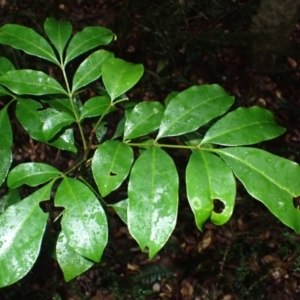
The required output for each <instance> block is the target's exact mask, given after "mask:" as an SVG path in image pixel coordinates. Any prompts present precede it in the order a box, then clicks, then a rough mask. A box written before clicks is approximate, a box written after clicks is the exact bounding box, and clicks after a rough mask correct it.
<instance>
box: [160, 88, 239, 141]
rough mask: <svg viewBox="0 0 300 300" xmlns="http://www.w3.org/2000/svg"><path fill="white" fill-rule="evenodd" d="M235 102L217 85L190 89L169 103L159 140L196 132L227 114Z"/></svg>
mask: <svg viewBox="0 0 300 300" xmlns="http://www.w3.org/2000/svg"><path fill="white" fill-rule="evenodd" d="M233 101H234V98H233V97H232V96H229V95H228V94H227V93H226V92H225V91H224V89H223V88H221V87H220V86H219V85H217V84H211V85H201V86H193V87H190V88H188V89H186V90H184V91H183V92H181V93H179V94H177V95H176V96H175V97H173V98H172V99H171V101H170V102H169V104H168V106H167V107H166V110H165V113H164V117H163V119H162V121H161V125H160V128H159V132H158V136H157V139H159V138H161V137H166V136H174V135H180V134H183V133H187V132H191V131H195V130H196V129H198V128H199V127H200V126H202V125H204V124H205V123H207V122H209V121H210V120H212V119H213V118H216V117H218V116H220V115H222V114H223V113H225V112H226V111H227V110H228V109H229V107H230V106H231V105H232V103H233Z"/></svg>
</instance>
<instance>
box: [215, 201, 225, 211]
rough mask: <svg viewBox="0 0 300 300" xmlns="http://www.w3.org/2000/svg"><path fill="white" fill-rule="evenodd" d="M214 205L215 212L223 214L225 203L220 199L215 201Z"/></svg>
mask: <svg viewBox="0 0 300 300" xmlns="http://www.w3.org/2000/svg"><path fill="white" fill-rule="evenodd" d="M213 203H214V212H215V213H216V214H221V213H222V212H223V210H224V208H225V205H224V203H223V202H222V201H221V200H219V199H214V200H213Z"/></svg>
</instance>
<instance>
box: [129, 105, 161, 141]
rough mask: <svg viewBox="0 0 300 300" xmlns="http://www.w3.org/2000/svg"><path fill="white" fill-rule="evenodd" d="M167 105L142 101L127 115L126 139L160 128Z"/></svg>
mask: <svg viewBox="0 0 300 300" xmlns="http://www.w3.org/2000/svg"><path fill="white" fill-rule="evenodd" d="M164 110H165V107H164V106H163V105H162V104H161V103H159V102H141V103H139V104H137V105H136V106H135V107H134V109H133V110H132V111H131V112H130V113H129V114H128V116H127V117H126V123H125V133H124V137H125V138H126V139H132V138H136V137H140V136H142V135H145V134H147V133H150V132H153V131H155V130H156V129H158V127H159V125H160V122H161V119H162V117H163V114H164Z"/></svg>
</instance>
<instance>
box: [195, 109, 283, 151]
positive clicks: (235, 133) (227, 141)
mask: <svg viewBox="0 0 300 300" xmlns="http://www.w3.org/2000/svg"><path fill="white" fill-rule="evenodd" d="M284 131H285V129H284V128H283V127H280V126H278V125H277V124H276V122H275V119H274V116H273V115H272V113H271V112H270V111H268V110H266V109H263V108H260V107H258V106H253V107H250V108H242V107H240V108H238V109H236V110H235V111H233V112H230V113H228V114H227V115H226V116H225V117H223V118H222V119H220V120H219V121H217V122H216V123H215V124H214V125H213V126H211V127H210V128H209V129H208V131H207V132H206V134H205V136H204V138H203V140H202V142H201V144H205V143H213V144H218V145H227V146H239V145H251V144H255V143H259V142H262V141H265V140H269V139H272V138H274V137H276V136H278V135H280V134H282V133H283V132H284Z"/></svg>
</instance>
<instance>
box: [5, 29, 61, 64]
mask: <svg viewBox="0 0 300 300" xmlns="http://www.w3.org/2000/svg"><path fill="white" fill-rule="evenodd" d="M0 44H4V45H10V46H12V47H13V48H15V49H20V50H23V51H24V52H26V53H28V54H31V55H34V56H38V57H41V58H44V59H46V60H49V61H51V62H53V63H55V64H57V65H59V62H58V60H57V58H56V55H55V53H54V51H53V49H52V48H51V46H50V45H49V43H48V42H47V41H46V40H45V39H44V38H43V37H42V36H40V35H39V34H38V33H36V32H35V31H34V30H32V29H31V28H28V27H25V26H21V25H16V24H6V25H3V26H2V27H1V28H0Z"/></svg>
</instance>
